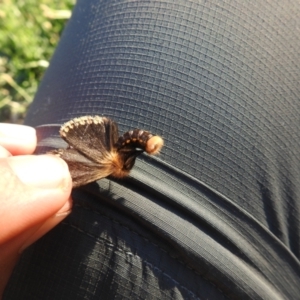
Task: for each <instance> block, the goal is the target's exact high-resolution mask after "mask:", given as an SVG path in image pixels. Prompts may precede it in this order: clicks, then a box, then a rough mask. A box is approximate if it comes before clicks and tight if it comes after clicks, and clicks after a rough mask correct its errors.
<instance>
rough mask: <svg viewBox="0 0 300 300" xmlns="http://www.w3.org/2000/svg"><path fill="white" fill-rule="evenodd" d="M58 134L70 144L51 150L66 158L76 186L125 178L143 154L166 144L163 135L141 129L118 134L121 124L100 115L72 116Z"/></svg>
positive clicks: (154, 150)
mask: <svg viewBox="0 0 300 300" xmlns="http://www.w3.org/2000/svg"><path fill="white" fill-rule="evenodd" d="M59 133H60V136H61V137H62V138H63V139H64V140H65V141H66V142H67V143H68V147H67V148H66V149H56V150H52V151H50V152H48V153H50V154H54V155H58V156H59V157H61V158H62V159H64V160H65V161H66V163H67V164H68V166H69V170H70V173H71V176H72V179H73V188H76V187H79V186H82V185H86V184H88V183H90V182H93V181H96V180H99V179H101V178H104V177H107V176H110V175H111V176H113V177H115V178H123V177H125V176H127V175H128V174H129V172H130V170H131V169H132V168H133V166H134V163H135V159H136V158H137V157H138V156H139V155H140V154H142V153H143V152H147V153H148V154H150V155H155V154H158V153H159V151H160V150H161V148H162V146H163V144H164V142H163V139H162V138H161V137H159V136H156V135H152V134H151V133H150V132H148V131H144V130H141V129H134V130H130V131H127V132H125V133H124V134H123V135H122V136H119V133H118V125H117V124H116V123H115V122H114V121H112V120H111V119H109V118H106V117H100V116H83V117H80V118H75V119H72V120H70V121H68V122H66V123H65V124H63V125H62V127H61V128H60V131H59Z"/></svg>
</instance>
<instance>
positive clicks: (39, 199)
mask: <svg viewBox="0 0 300 300" xmlns="http://www.w3.org/2000/svg"><path fill="white" fill-rule="evenodd" d="M0 168H1V169H2V171H1V173H2V179H0V191H1V196H0V202H1V209H0V228H5V230H1V231H0V244H1V243H3V242H5V241H6V240H8V239H11V238H13V237H15V236H17V235H18V234H20V233H22V232H23V231H25V230H27V229H29V228H32V227H33V226H35V225H38V224H41V223H43V222H44V221H45V220H46V219H48V218H50V217H51V216H53V215H54V214H56V213H57V212H58V211H59V210H60V209H61V208H62V207H63V206H64V205H65V204H66V202H67V200H68V198H69V196H70V193H71V178H70V174H69V171H68V167H67V165H66V163H65V162H64V161H63V160H62V159H59V158H58V157H55V156H52V155H40V156H34V155H31V156H14V157H9V158H7V159H1V160H0Z"/></svg>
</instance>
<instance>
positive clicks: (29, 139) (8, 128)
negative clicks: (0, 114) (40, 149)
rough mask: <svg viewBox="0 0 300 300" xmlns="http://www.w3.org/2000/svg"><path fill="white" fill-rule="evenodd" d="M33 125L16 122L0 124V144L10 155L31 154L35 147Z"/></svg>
mask: <svg viewBox="0 0 300 300" xmlns="http://www.w3.org/2000/svg"><path fill="white" fill-rule="evenodd" d="M36 141H37V139H36V132H35V129H34V128H33V127H29V126H25V125H17V124H7V123H1V124H0V146H2V147H3V148H5V149H6V150H8V151H9V152H10V153H11V154H12V155H24V154H32V153H33V152H34V150H35V147H36Z"/></svg>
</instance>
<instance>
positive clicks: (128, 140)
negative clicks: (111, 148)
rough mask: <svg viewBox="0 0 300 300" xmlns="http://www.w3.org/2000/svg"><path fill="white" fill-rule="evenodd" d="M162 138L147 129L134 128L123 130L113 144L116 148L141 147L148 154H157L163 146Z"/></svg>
mask: <svg viewBox="0 0 300 300" xmlns="http://www.w3.org/2000/svg"><path fill="white" fill-rule="evenodd" d="M163 144H164V143H163V139H162V138H161V137H160V136H157V135H153V134H152V133H150V132H149V131H145V130H142V129H134V130H130V131H127V132H125V133H124V134H123V135H122V136H120V137H119V139H118V141H117V142H116V144H115V147H116V148H117V150H118V151H119V150H121V149H122V148H123V149H124V148H128V147H130V148H133V147H135V148H141V149H142V150H143V151H146V152H147V153H148V154H157V153H158V152H159V151H160V149H161V148H162V146H163Z"/></svg>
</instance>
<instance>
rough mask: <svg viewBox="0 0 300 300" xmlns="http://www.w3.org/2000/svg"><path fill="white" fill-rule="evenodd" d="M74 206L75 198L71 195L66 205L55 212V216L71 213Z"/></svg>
mask: <svg viewBox="0 0 300 300" xmlns="http://www.w3.org/2000/svg"><path fill="white" fill-rule="evenodd" d="M72 206H73V200H72V198H71V197H70V198H69V199H68V201H67V202H66V203H65V205H64V206H63V207H62V208H61V209H60V210H59V211H58V212H57V213H56V214H55V217H58V218H59V217H61V216H67V215H69V214H70V213H71V211H72Z"/></svg>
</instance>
